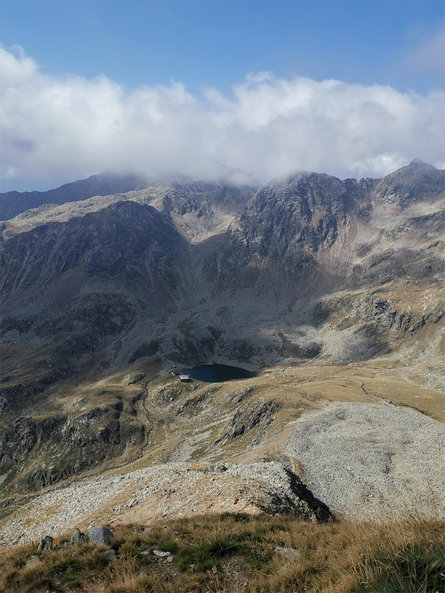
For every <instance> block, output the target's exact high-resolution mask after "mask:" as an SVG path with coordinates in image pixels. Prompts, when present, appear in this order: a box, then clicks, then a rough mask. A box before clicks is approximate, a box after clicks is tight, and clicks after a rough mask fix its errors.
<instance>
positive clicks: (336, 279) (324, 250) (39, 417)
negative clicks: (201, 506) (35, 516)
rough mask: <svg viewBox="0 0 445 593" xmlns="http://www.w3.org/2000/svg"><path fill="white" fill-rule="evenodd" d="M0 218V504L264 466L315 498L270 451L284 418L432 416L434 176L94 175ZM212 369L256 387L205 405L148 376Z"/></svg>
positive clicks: (437, 243)
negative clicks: (381, 412)
mask: <svg viewBox="0 0 445 593" xmlns="http://www.w3.org/2000/svg"><path fill="white" fill-rule="evenodd" d="M115 181H116V180H115ZM110 184H111V185H110ZM143 186H145V187H143ZM110 187H112V188H114V189H110ZM127 190H128V191H127ZM108 192H110V195H93V193H96V194H101V193H108ZM122 192H126V193H122ZM0 205H1V206H2V208H3V210H2V212H3V213H4V218H5V220H4V221H3V222H2V223H0V224H1V233H2V235H1V245H2V249H1V255H0V257H1V266H2V279H1V295H2V306H1V314H2V320H1V323H2V379H1V384H0V413H1V415H0V442H1V447H0V451H1V453H0V472H1V480H2V489H3V497H4V500H3V503H2V504H3V505H4V506H5V508H8V509H10V510H11V509H14V508H15V507H14V505H13V504H12V503H11V501H13V498H11V497H13V496H16V495H19V494H20V493H21V494H23V495H24V494H26V496H29V495H30V493H32V492H33V491H38V490H39V489H41V488H42V487H54V485H55V484H56V483H58V482H59V481H61V480H66V479H69V478H70V477H72V476H75V475H80V474H84V473H85V472H87V473H88V472H90V473H91V472H98V471H104V470H107V469H110V468H112V467H125V468H126V470H125V471H129V470H130V469H132V470H136V469H140V468H141V467H143V468H149V467H151V466H153V465H157V464H160V463H165V462H181V463H189V462H190V461H192V460H194V461H197V460H203V461H205V463H210V462H214V461H218V462H221V463H222V462H225V461H228V460H230V461H232V462H236V463H246V462H249V463H256V462H261V461H262V460H264V459H269V458H272V459H280V463H284V466H285V467H288V465H286V464H289V463H290V464H291V465H290V466H289V467H291V470H292V471H294V472H295V473H296V474H298V475H299V476H300V477H302V478H304V477H305V475H306V474H305V472H306V471H307V472H308V473H307V480H308V482H307V483H308V485H309V484H310V487H313V486H314V487H315V489H317V488H319V492H321V493H322V495H319V494H318V491H317V490H314V492H315V495H316V496H320V497H321V499H322V500H324V501H325V502H326V500H327V499H326V500H325V499H324V498H323V497H325V496H326V494H325V490H323V488H324V486H322V485H321V486H320V484H319V482H318V481H317V476H315V475H313V474H312V473H310V471H309V468H310V460H309V459H306V457H305V456H304V450H305V449H304V450H303V449H301V451H300V452H299V451H298V450H295V452H294V454H293V455H292V456H291V457H292V460H289V459H290V456H289V454H288V453H285V450H286V449H285V448H284V449H283V448H282V447H284V442H285V441H286V439H290V438H291V436H292V434H293V431H295V425H294V424H292V423H293V422H294V421H296V420H297V419H298V417H299V416H300V414H301V413H303V412H306V411H310V410H313V409H314V408H315V409H319V408H323V407H324V405H325V404H326V403H327V402H330V401H347V402H349V401H363V402H367V403H369V404H370V403H375V402H377V403H380V404H382V405H383V406H385V401H386V400H388V401H389V400H391V401H395V400H397V402H396V403H399V404H402V405H404V406H409V407H412V408H415V409H417V410H421V411H422V412H423V413H426V414H429V415H430V416H432V417H433V418H435V419H436V420H439V421H443V420H444V417H443V411H441V406H443V401H444V400H443V396H442V395H441V394H442V393H443V391H444V390H445V385H444V382H443V378H444V376H445V366H444V362H443V361H444V353H445V340H444V334H443V324H444V320H443V311H444V308H445V307H444V302H445V289H444V282H443V279H444V271H445V258H444V253H445V249H444V246H445V232H444V228H445V227H444V212H445V172H444V171H439V170H437V169H435V168H434V167H431V166H430V165H427V164H425V163H421V162H420V161H413V162H412V163H411V164H410V165H408V166H407V167H404V168H402V169H400V170H399V171H396V172H395V173H393V174H391V175H388V176H387V177H385V178H383V179H381V180H371V179H362V180H360V181H356V180H340V179H337V178H335V177H330V176H328V175H322V174H316V173H308V174H299V175H295V176H292V177H290V178H288V179H285V180H278V181H273V182H271V183H270V184H269V185H268V186H265V187H263V188H260V189H258V190H255V188H251V187H235V186H230V185H225V184H223V183H201V182H194V181H190V180H180V181H178V180H176V181H171V180H170V181H164V182H145V183H142V182H141V181H140V180H135V179H133V178H126V179H122V180H120V181H116V185H114V186H113V185H112V180H111V181H110V178H107V179H103V178H94V179H90V180H86V182H79V183H78V184H74V185H73V187H70V186H64V187H63V188H60V191H59V190H52V192H48V194H44V193H38V195H37V194H35V195H34V194H29V195H26V196H23V195H15V194H14V195H12V194H7V195H2V196H0ZM31 205H32V206H34V207H33V208H31V209H26V208H29V206H31ZM212 361H219V362H226V363H236V364H239V365H245V366H247V367H249V368H251V367H255V368H260V369H263V371H262V373H260V375H259V376H258V378H256V379H253V380H252V382H251V381H250V380H249V385H247V386H246V383H244V386H243V384H240V385H235V384H233V385H232V386H231V387H230V388H224V389H223V388H222V387H221V386H220V385H218V386H213V387H208V386H207V387H205V386H202V385H201V384H199V383H193V384H191V385H190V386H189V387H182V386H178V385H175V384H174V383H172V382H171V381H170V380H169V379H168V375H166V374H165V373H166V370H167V369H168V368H169V367H172V366H176V365H192V364H196V363H206V362H212ZM277 364H284V367H283V368H284V369H287V370H286V371H285V372H282V371H281V370H279V369H278V370H277V369H276V368H274V369H272V368H271V367H272V366H273V365H277ZM294 365H300V366H301V369H302V372H303V375H302V376H299V375H298V372H297V371H295V372H297V374H296V375H295V374H293V373H294V371H293V370H292V369H293V367H294ZM338 365H346V366H343V367H340V366H338ZM268 368H269V369H270V370H267V369H268ZM341 369H350V370H348V371H347V370H341ZM349 372H350V373H351V376H349ZM379 374H380V376H381V377H383V376H384V377H385V382H382V383H379V382H378V376H379ZM308 377H316V378H315V379H314V378H313V379H311V380H307V378H308ZM370 381H371V385H370ZM402 412H403V410H401V409H400V410H399V409H397V411H396V412H394V410H392V408H391V413H395V414H399V416H397V417H398V418H399V419H400V422H401V426H402V428H401V429H400V430H406V431H410V430H411V428H410V427H411V425H410V422H411V419H412V417H411V416H407V415H404V414H403V413H402ZM388 413H389V412H388ZM351 418H352V416H351ZM351 423H352V424H353V421H352V420H351ZM351 423H350V424H351ZM352 424H351V430H353V428H352ZM333 426H334V425H333ZM403 426H404V427H405V428H404V429H403ZM435 426H436V425H435ZM438 426H439V427H440V426H441V424H438ZM437 430H439V432H440V428H437ZM376 438H377V437H376ZM378 438H380V437H378ZM293 442H294V443H295V442H297V441H296V440H295V439H294V441H293ZM382 442H384V441H382ZM397 446H399V445H397ZM385 447H386V445H385ZM388 447H389V445H388ZM388 447H386V448H388ZM297 449H298V448H297ZM319 454H320V453H319V452H317V455H319ZM427 457H428V456H426V457H422V464H424V467H429V465H428V463H427V461H426V458H427ZM404 463H405V462H404ZM128 464H130V465H128ZM131 464H133V465H131ZM134 464H140V465H139V466H138V467H134ZM299 464H301V465H299ZM305 464H306V465H305ZM284 466H283V467H284ZM305 467H306V469H305ZM379 467H380V466H379ZM379 467H377V469H376V472H377V473H379V472H380V470H381V468H380V469H379ZM382 471H383V470H382ZM341 473H342V474H343V471H342V472H341ZM357 475H358V474H357ZM422 475H423V474H422V472H421V471H420V470H419V472H418V473H417V474H416V476H417V477H415V478H413V479H414V482H415V484H417V481H419V482H420V481H421V479H422V478H421V476H422ZM399 478H400V476H399V477H394V478H391V480H396V482H397V484H400V480H399ZM357 479H358V480H359V478H357ZM398 480H399V481H398ZM359 481H360V480H359ZM381 484H383V485H382V488H384V489H386V490H388V491H391V492H392V491H393V490H394V492H396V491H397V488H398V487H399V486H397V487H394V489H393V490H391V488H392V486H391V485H389V482H384V481H383V482H381ZM391 484H392V483H391ZM259 488H260V487H259ZM437 489H438V488H436V490H437ZM388 496H389V498H387V500H391V496H393V495H392V494H390V495H388ZM383 499H385V497H384V496H383ZM415 499H416V496H414V495H413V497H412V501H414V500H415ZM416 500H417V499H416ZM11 504H12V506H11ZM192 506H193V505H192ZM333 506H334V508H333V510H334V512H345V513H346V514H347V515H348V514H349V515H350V516H351V517H353V516H354V511H353V509H344V508H343V507H342V504H335V500H334V505H333ZM14 512H15V511H14ZM163 512H164V511H163Z"/></svg>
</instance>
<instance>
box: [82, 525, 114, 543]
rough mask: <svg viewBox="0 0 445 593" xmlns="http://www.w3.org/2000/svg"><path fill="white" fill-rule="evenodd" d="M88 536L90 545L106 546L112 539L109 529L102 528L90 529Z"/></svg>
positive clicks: (112, 535) (112, 534)
mask: <svg viewBox="0 0 445 593" xmlns="http://www.w3.org/2000/svg"><path fill="white" fill-rule="evenodd" d="M88 534H89V538H90V542H91V543H92V544H104V545H106V546H108V545H109V544H110V543H111V540H112V538H113V537H114V533H113V532H112V531H111V529H109V528H108V527H104V526H98V527H90V528H89V530H88Z"/></svg>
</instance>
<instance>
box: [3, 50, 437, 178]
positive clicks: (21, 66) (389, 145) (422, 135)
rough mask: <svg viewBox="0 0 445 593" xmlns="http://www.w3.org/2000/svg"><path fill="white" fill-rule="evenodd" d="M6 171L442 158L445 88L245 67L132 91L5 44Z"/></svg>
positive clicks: (210, 168)
mask: <svg viewBox="0 0 445 593" xmlns="http://www.w3.org/2000/svg"><path fill="white" fill-rule="evenodd" d="M0 72H1V80H0V104H1V111H0V134H1V139H2V145H3V150H2V151H3V155H2V159H1V167H2V169H1V175H2V177H3V178H9V180H10V182H9V184H10V185H11V183H12V182H14V181H15V180H17V182H18V181H19V180H20V179H33V180H39V179H40V180H45V181H47V182H48V184H49V185H52V182H53V181H54V180H56V179H57V180H60V179H62V178H64V179H65V180H72V179H76V178H79V177H84V176H87V175H90V174H92V173H97V172H100V171H120V172H126V171H132V172H137V173H142V174H145V175H147V176H154V175H162V174H167V175H168V174H186V175H190V176H194V177H201V178H212V177H218V176H220V175H221V174H223V172H224V171H227V170H230V169H236V170H238V171H239V170H242V171H245V172H247V173H248V174H250V175H253V176H254V177H255V178H257V179H259V180H260V181H262V182H265V181H268V180H269V179H270V178H272V177H279V176H282V175H286V174H288V173H291V172H294V171H297V170H315V171H324V172H327V173H331V174H337V175H340V176H366V175H370V176H380V175H383V174H386V173H388V172H390V171H392V170H394V168H396V167H398V166H400V165H403V164H405V163H406V162H408V161H410V160H411V159H413V158H414V157H418V158H421V159H423V160H426V161H428V162H431V163H433V164H438V163H443V162H444V161H445V150H444V145H443V138H444V137H445V122H444V106H445V93H444V92H439V91H435V92H432V93H430V94H428V95H426V96H422V95H416V94H414V93H401V92H399V91H397V90H395V89H393V88H391V87H389V86H378V85H373V86H363V85H355V84H347V83H344V82H340V81H336V80H325V81H321V82H317V81H314V80H311V79H308V78H300V77H294V78H291V79H288V80H283V79H276V78H274V77H273V76H272V74H270V73H265V72H263V73H259V74H256V75H248V76H247V77H246V80H245V82H243V83H240V84H236V85H234V86H233V93H232V96H231V97H226V96H224V95H222V94H221V93H220V92H219V91H218V90H217V89H208V90H207V91H206V93H205V96H204V99H202V100H198V99H197V98H195V97H193V96H192V95H191V94H190V93H189V92H188V91H187V89H186V88H185V87H184V85H183V84H181V83H179V82H172V83H171V84H170V85H168V86H141V87H139V88H137V89H135V90H134V91H132V92H129V93H128V92H125V91H124V89H123V88H122V87H121V86H120V85H119V84H117V83H115V82H113V81H112V80H110V79H108V78H106V77H105V76H98V77H97V78H95V79H93V80H87V79H84V78H81V77H77V76H68V77H63V78H56V77H52V76H47V75H45V74H43V73H41V72H40V71H39V68H38V66H37V64H36V63H35V62H34V61H33V60H32V59H30V58H29V57H27V56H26V55H25V54H24V52H23V51H16V52H15V53H11V52H8V51H6V50H5V49H1V48H0Z"/></svg>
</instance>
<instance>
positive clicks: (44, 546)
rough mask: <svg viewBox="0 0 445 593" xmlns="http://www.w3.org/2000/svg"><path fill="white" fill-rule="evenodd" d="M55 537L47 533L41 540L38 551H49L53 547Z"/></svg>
mask: <svg viewBox="0 0 445 593" xmlns="http://www.w3.org/2000/svg"><path fill="white" fill-rule="evenodd" d="M53 541H54V540H53V538H52V537H51V536H50V535H46V536H45V537H44V538H43V539H41V540H40V543H39V546H38V548H37V551H38V552H41V551H43V550H44V551H46V552H48V551H49V550H51V548H52V547H53Z"/></svg>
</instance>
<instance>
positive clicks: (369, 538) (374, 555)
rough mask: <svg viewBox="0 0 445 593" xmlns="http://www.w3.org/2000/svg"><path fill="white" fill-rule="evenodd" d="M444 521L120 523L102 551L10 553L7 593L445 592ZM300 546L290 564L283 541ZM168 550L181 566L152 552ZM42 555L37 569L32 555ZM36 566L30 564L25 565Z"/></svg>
mask: <svg viewBox="0 0 445 593" xmlns="http://www.w3.org/2000/svg"><path fill="white" fill-rule="evenodd" d="M444 527H445V524H444V522H440V521H426V520H424V519H422V518H421V517H411V518H409V519H407V520H406V521H401V522H397V523H390V524H388V523H387V524H377V523H361V524H349V523H327V524H313V523H309V522H302V521H301V520H297V519H295V518H292V517H287V516H275V517H268V516H264V515H263V516H257V517H252V516H248V515H244V514H236V515H219V516H211V515H207V516H202V517H198V518H195V519H180V520H175V521H169V522H164V523H159V524H157V525H154V526H152V527H151V528H148V529H147V528H144V527H143V526H140V525H127V526H121V527H117V528H116V531H115V539H114V541H113V545H112V547H113V548H114V549H115V550H116V557H115V559H114V560H112V561H107V560H105V559H104V557H103V556H102V552H103V550H104V548H103V547H99V546H92V545H90V544H82V545H79V546H76V547H73V548H65V547H63V546H62V545H61V541H62V540H61V539H60V540H57V544H58V545H57V547H56V548H55V549H53V550H51V551H50V552H39V553H37V552H36V545H35V544H34V545H32V544H28V545H26V546H21V547H16V548H13V549H10V550H8V551H6V552H3V554H2V558H1V559H0V591H4V592H5V593H6V592H8V593H18V592H21V593H25V592H26V593H31V592H32V593H40V592H43V591H47V590H50V591H54V590H56V591H58V592H60V593H74V592H76V593H144V592H153V593H155V592H156V593H174V592H176V593H180V592H182V593H184V592H186V591H191V590H193V591H194V592H196V593H204V592H205V591H209V590H210V591H219V592H224V593H241V592H244V593H291V592H297V591H298V592H299V593H300V592H301V593H303V592H304V593H371V592H374V593H383V592H385V593H397V592H399V593H441V592H442V591H443V590H444V585H445V560H444V558H445V541H444V533H445V530H444ZM276 546H281V547H288V548H293V549H295V550H297V552H296V554H295V557H294V558H292V559H290V560H286V559H285V558H284V557H283V556H282V555H277V554H275V553H274V550H275V547H276ZM147 549H149V550H153V549H161V550H165V551H170V552H171V553H172V554H173V558H174V560H173V562H172V563H169V562H166V561H165V560H156V559H155V557H154V556H153V555H152V554H150V555H149V556H146V555H145V556H144V555H142V556H141V554H140V552H141V551H144V550H147ZM33 556H37V558H38V560H37V561H34V562H35V564H34V566H29V559H30V558H31V557H33ZM27 562H28V566H26V563H27Z"/></svg>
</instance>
